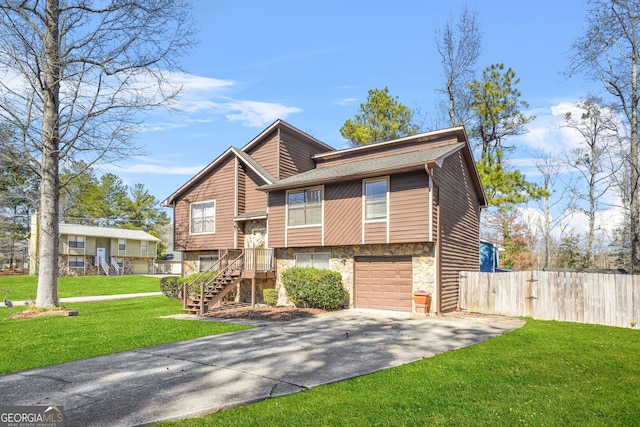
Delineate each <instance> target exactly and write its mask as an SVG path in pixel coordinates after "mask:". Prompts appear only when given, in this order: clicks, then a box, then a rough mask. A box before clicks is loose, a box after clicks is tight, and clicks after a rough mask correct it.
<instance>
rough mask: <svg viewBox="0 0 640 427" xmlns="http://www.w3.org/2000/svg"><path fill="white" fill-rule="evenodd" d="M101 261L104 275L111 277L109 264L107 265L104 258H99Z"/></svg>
mask: <svg viewBox="0 0 640 427" xmlns="http://www.w3.org/2000/svg"><path fill="white" fill-rule="evenodd" d="M99 259H100V267H102V270H104V274H106V275H107V276H110V274H109V270H110V269H109V264H107V261H105V259H104V258H99Z"/></svg>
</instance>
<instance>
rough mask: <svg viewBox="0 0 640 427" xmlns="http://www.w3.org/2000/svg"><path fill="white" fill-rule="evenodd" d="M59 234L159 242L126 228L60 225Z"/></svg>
mask: <svg viewBox="0 0 640 427" xmlns="http://www.w3.org/2000/svg"><path fill="white" fill-rule="evenodd" d="M60 234H69V235H76V236H94V237H109V238H113V239H130V240H146V241H148V242H159V241H160V239H158V238H157V237H155V236H152V235H151V234H149V233H147V232H144V231H142V230H129V229H126V228H112V227H93V226H90V225H78V224H60Z"/></svg>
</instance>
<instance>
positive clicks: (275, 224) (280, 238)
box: [267, 191, 287, 248]
mask: <svg viewBox="0 0 640 427" xmlns="http://www.w3.org/2000/svg"><path fill="white" fill-rule="evenodd" d="M268 197H269V213H268V219H267V228H268V230H267V236H268V239H269V247H271V248H284V247H285V232H286V226H287V224H286V223H285V219H286V215H285V192H284V191H272V192H271V193H269V196H268Z"/></svg>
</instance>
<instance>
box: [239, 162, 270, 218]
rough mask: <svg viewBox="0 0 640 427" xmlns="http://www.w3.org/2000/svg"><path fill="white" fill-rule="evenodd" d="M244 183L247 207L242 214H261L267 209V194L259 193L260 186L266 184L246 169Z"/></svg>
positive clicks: (250, 170)
mask: <svg viewBox="0 0 640 427" xmlns="http://www.w3.org/2000/svg"><path fill="white" fill-rule="evenodd" d="M245 177H246V178H245V182H244V193H245V206H244V209H245V210H244V211H242V212H261V211H265V210H266V209H267V193H265V192H264V191H258V190H256V188H258V186H260V185H263V184H266V182H264V181H263V180H262V178H260V177H259V176H258V174H257V173H255V172H254V171H253V170H252V169H249V168H246V173H245Z"/></svg>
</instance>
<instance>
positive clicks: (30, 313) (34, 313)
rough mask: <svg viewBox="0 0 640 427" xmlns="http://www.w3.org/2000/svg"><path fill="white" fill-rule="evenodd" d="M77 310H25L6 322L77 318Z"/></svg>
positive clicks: (60, 308) (8, 318)
mask: <svg viewBox="0 0 640 427" xmlns="http://www.w3.org/2000/svg"><path fill="white" fill-rule="evenodd" d="M77 315H78V310H77V309H66V308H62V307H59V308H56V309H52V310H44V311H43V310H24V311H21V312H20V313H16V314H14V315H13V316H11V317H7V319H6V320H19V319H30V318H32V317H41V316H77Z"/></svg>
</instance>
